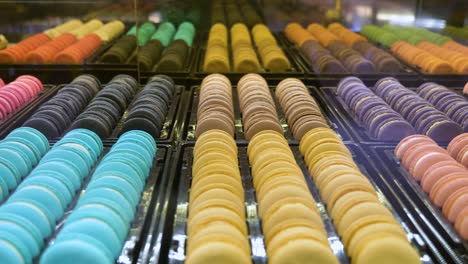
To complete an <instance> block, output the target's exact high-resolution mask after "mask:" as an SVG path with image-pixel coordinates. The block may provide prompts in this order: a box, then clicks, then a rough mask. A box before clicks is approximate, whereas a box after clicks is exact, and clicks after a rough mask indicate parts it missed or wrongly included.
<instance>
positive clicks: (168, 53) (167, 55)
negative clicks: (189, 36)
mask: <svg viewBox="0 0 468 264" xmlns="http://www.w3.org/2000/svg"><path fill="white" fill-rule="evenodd" d="M189 53H190V47H189V46H188V45H187V42H186V41H184V40H182V39H177V40H174V41H172V42H171V44H169V46H168V47H167V48H166V50H165V51H164V53H163V55H162V57H161V59H160V60H159V62H158V63H157V64H156V66H155V67H154V71H157V72H177V71H181V70H183V68H184V65H185V63H186V61H187V58H188V56H189Z"/></svg>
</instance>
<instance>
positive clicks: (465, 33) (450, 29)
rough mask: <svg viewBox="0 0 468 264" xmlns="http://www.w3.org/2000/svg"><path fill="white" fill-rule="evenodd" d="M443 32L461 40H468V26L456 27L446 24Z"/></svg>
mask: <svg viewBox="0 0 468 264" xmlns="http://www.w3.org/2000/svg"><path fill="white" fill-rule="evenodd" d="M442 34H444V35H447V36H449V37H452V38H454V39H457V40H460V41H467V40H468V28H467V27H455V26H451V25H446V26H445V28H444V29H443V30H442Z"/></svg>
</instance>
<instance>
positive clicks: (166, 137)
mask: <svg viewBox="0 0 468 264" xmlns="http://www.w3.org/2000/svg"><path fill="white" fill-rule="evenodd" d="M64 86H65V85H61V86H59V87H57V88H55V89H54V90H53V92H51V93H49V94H48V96H47V98H45V99H43V100H41V102H40V103H37V104H36V105H35V107H31V108H29V109H28V110H27V111H23V112H22V113H21V115H20V116H18V117H17V119H16V120H15V122H12V124H10V126H9V127H8V128H5V130H3V129H2V128H0V129H2V130H0V138H3V137H5V136H6V135H7V134H8V133H9V132H10V131H11V130H13V129H14V128H17V127H20V126H22V125H23V123H24V122H26V121H27V120H28V119H29V118H30V117H31V116H32V115H33V114H34V112H35V111H36V110H37V108H38V107H40V105H42V104H43V103H45V102H47V101H48V100H49V99H51V98H52V97H53V96H54V95H55V94H56V93H57V92H58V90H60V88H62V87H64ZM104 86H105V85H103V87H104ZM142 88H143V86H140V89H142ZM184 88H185V87H184V86H180V85H176V93H175V95H174V97H173V98H172V101H171V103H170V106H169V111H168V113H167V115H166V120H165V121H164V126H163V128H162V130H161V132H160V136H159V138H156V141H157V142H158V143H160V144H172V143H173V142H174V141H175V137H176V131H177V129H176V128H177V126H178V123H177V121H178V116H179V112H180V111H181V109H182V108H183V107H181V106H182V101H183V100H184V91H185V89H184ZM134 100H135V99H134ZM129 105H130V104H129ZM127 110H128V109H127ZM127 110H125V112H124V113H123V115H122V117H121V119H120V121H119V122H118V123H117V125H116V127H115V128H114V130H113V131H112V133H111V135H110V136H109V137H107V138H103V139H102V141H103V142H104V143H109V144H112V143H115V142H116V141H117V139H118V137H119V135H120V133H121V129H122V125H123V123H124V122H125V120H126V117H127V114H128V112H127ZM70 130H71V129H70V128H68V129H65V131H64V132H63V133H62V135H61V136H60V137H58V138H49V140H50V141H51V142H57V141H58V140H60V139H61V138H62V136H63V135H65V134H66V133H67V132H68V131H70Z"/></svg>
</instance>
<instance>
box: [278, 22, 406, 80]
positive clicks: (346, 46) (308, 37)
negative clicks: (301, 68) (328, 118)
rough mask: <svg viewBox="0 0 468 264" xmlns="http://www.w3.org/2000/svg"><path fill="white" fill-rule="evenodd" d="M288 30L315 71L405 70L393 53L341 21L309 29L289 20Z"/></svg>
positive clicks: (291, 38)
mask: <svg viewBox="0 0 468 264" xmlns="http://www.w3.org/2000/svg"><path fill="white" fill-rule="evenodd" d="M284 31H285V35H286V37H287V38H288V40H289V41H290V42H292V43H294V44H295V45H296V46H297V47H298V48H299V49H300V52H301V53H302V55H303V56H304V57H305V59H306V60H307V61H308V63H309V64H310V65H311V67H312V70H313V71H315V72H318V73H346V72H351V73H377V72H395V73H397V72H401V71H402V70H403V68H402V65H401V64H400V63H399V62H398V60H397V59H396V58H394V57H393V56H392V55H391V54H389V53H388V52H386V51H384V50H382V49H380V48H378V47H376V46H374V45H373V44H371V43H369V42H368V41H367V39H366V38H365V37H363V36H361V35H358V34H356V33H354V32H352V31H351V30H349V29H347V28H345V27H344V26H343V25H341V24H339V23H332V24H330V25H329V26H328V28H324V27H323V26H321V25H319V24H316V23H314V24H310V25H309V26H308V27H307V30H306V29H304V28H303V27H302V26H301V25H300V24H298V23H289V24H288V25H287V26H286V28H285V29H284Z"/></svg>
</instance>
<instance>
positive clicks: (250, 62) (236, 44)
mask: <svg viewBox="0 0 468 264" xmlns="http://www.w3.org/2000/svg"><path fill="white" fill-rule="evenodd" d="M230 36H231V48H232V56H233V66H234V71H236V72H259V71H260V62H259V61H258V58H257V54H256V53H255V50H254V48H253V45H252V40H251V38H250V32H249V29H248V28H247V26H246V25H245V24H242V23H237V24H235V25H233V26H232V27H231V29H230Z"/></svg>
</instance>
